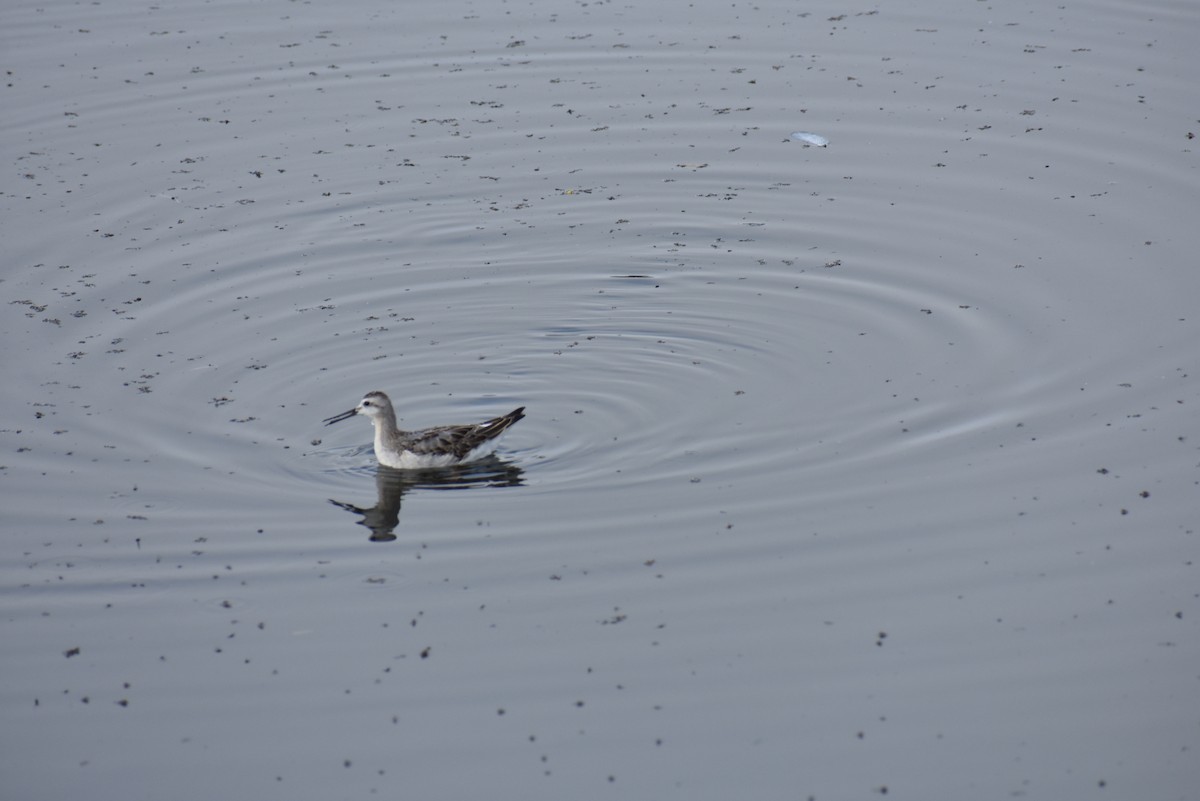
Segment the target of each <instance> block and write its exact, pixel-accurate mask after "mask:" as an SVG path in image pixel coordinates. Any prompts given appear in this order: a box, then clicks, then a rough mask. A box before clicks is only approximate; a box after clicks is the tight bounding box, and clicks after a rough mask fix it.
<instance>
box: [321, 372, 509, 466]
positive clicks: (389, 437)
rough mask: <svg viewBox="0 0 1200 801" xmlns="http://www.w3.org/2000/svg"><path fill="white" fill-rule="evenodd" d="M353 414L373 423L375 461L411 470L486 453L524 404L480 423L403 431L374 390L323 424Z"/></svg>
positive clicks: (469, 459)
mask: <svg viewBox="0 0 1200 801" xmlns="http://www.w3.org/2000/svg"><path fill="white" fill-rule="evenodd" d="M356 414H362V415H366V416H367V417H369V418H370V419H371V422H372V423H374V424H375V458H376V459H377V460H378V461H379V463H380V464H381V465H383V466H384V467H397V468H401V469H411V468H421V467H449V466H451V465H456V464H464V463H466V462H473V461H475V460H476V459H479V458H482V457H484V456H487V455H488V454H489V453H491V452H492V451H493V450H495V448H496V444H495V439H496V437H498V436H500V435H501V434H503V433H504V432H505V431H507V430H508V428H509V427H510V426H511V425H512V424H513V423H515V422H517V421H518V420H520V419H521V418H522V417H524V416H525V407H524V406H522V407H520V408H518V409H513V410H512V411H511V412H509V413H508V414H506V415H503V416H501V417H495V418H493V419H491V420H487V421H485V422H482V423H473V424H468V425H453V426H436V427H434V428H425V429H422V430H420V431H404V430H402V429H399V428H397V427H396V411H395V410H394V409H393V408H392V401H391V399H390V398H389V397H388V396H387V395H385V394H384V393H382V392H379V391H375V392H368V393H367V394H366V395H364V396H363V399H362V400H360V401H359V402H358V405H357V406H355V407H354V408H353V409H350V410H349V411H346V412H342V413H341V414H335V415H334V416H333V417H330V418H329V419H327V420H325V421H324V423H325V425H327V426H328V425H333V424H334V423H337V422H340V421H342V420H346V419H349V418H351V417H353V416H354V415H356Z"/></svg>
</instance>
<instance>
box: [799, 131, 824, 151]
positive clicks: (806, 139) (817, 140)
mask: <svg viewBox="0 0 1200 801" xmlns="http://www.w3.org/2000/svg"><path fill="white" fill-rule="evenodd" d="M792 138H793V139H795V140H796V141H797V142H803V143H804V144H806V145H812V146H813V147H825V146H826V145H828V144H829V140H828V139H826V138H825V137H823V136H821V135H820V134H815V133H809V132H808V131H796V132H795V133H794V134H792Z"/></svg>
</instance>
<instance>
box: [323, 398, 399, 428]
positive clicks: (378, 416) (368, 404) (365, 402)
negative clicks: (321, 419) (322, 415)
mask: <svg viewBox="0 0 1200 801" xmlns="http://www.w3.org/2000/svg"><path fill="white" fill-rule="evenodd" d="M356 414H361V415H364V416H366V417H368V418H370V420H371V422H372V423H375V422H378V421H379V420H389V419H390V420H392V421H393V425H394V424H395V423H394V421H395V419H396V412H395V411H393V409H392V401H391V399H390V398H388V396H387V395H386V394H384V393H382V392H379V391H378V390H376V391H375V392H368V393H367V394H366V395H364V396H363V399H362V400H360V401H359V402H358V405H357V406H355V407H354V408H353V409H351V410H349V411H346V412H342V413H341V414H335V415H334V416H333V417H330V418H329V419H327V420H325V425H327V426H328V425H333V424H334V423H340V422H341V421H342V420H347V419H349V418H351V417H353V416H354V415H356Z"/></svg>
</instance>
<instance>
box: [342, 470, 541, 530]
mask: <svg viewBox="0 0 1200 801" xmlns="http://www.w3.org/2000/svg"><path fill="white" fill-rule="evenodd" d="M523 474H524V471H522V470H521V468H520V467H517V466H516V465H515V464H511V463H509V462H505V461H504V460H502V459H499V458H497V457H495V456H489V457H488V458H486V459H482V460H480V461H477V462H472V463H470V464H464V465H457V466H454V467H439V468H431V469H425V470H395V469H393V468H390V467H384V466H382V465H380V466H379V469H378V472H376V473H375V489H376V492H377V493H378V498H377V499H376V501H375V505H374V506H372V507H370V508H364V507H361V506H355V505H354V504H352V503H344V502H342V501H335V500H333V499H332V498H330V499H329V502H330V503H332V504H333V505H334V506H338V507H341V508H342V509H345V510H346V511H347V512H353V513H354V514H357V515H362V519H361V520H359V521H358V524H359V525H360V526H366V527H367V528H369V529H370V530H371V538H370V539H371V542H391V541H393V540H395V539H396V534H395V533H394V532H395V530H396V526H398V525H399V524H400V501H401V500H402V499H403V498H404V496H405V494H407V493H408V492H409V491H411V490H414V489H427V490H465V489H475V488H478V487H519V486H521V483H522V476H523Z"/></svg>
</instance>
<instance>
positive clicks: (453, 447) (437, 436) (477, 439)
mask: <svg viewBox="0 0 1200 801" xmlns="http://www.w3.org/2000/svg"><path fill="white" fill-rule="evenodd" d="M524 416H525V407H524V406H522V407H520V408H519V409H513V410H512V411H511V412H509V413H508V414H506V415H503V416H502V417H496V418H493V419H491V420H488V421H487V422H484V423H477V424H475V425H465V426H439V427H438V428H427V429H425V430H424V431H413V432H411V433H410V434H409V435H408V442H407V443H406V447H407V448H408V449H409V450H410V451H412V452H413V453H421V454H425V453H453V454H454V455H455V456H456V457H457V458H459V459H461V458H463V457H464V456H466V455H467V454H468V453H470V452H471V451H473V450H474V449H475V448H478V447H479V446H480V445H482V444H483V443H485V442H487V441H488V440H489V439H495V438H496V437H498V436H500V435H501V434H503V433H504V432H505V431H507V430H508V429H509V428H510V427H511V426H512V425H513V424H514V423H516V422H517V421H518V420H520V419H522V418H523V417H524Z"/></svg>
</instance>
